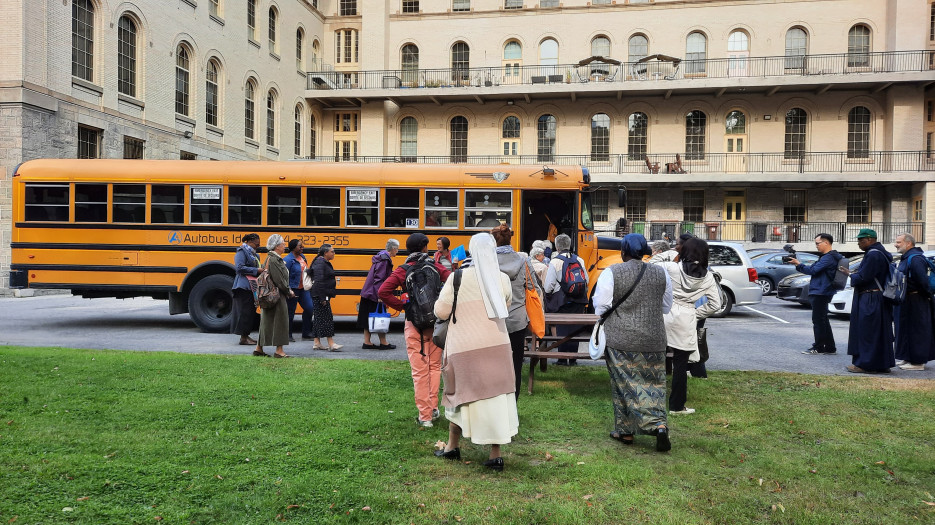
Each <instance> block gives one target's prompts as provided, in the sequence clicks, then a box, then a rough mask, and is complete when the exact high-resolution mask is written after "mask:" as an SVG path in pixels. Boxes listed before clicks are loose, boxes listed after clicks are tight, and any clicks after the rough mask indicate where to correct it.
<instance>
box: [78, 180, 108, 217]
mask: <svg viewBox="0 0 935 525" xmlns="http://www.w3.org/2000/svg"><path fill="white" fill-rule="evenodd" d="M75 222H107V185H106V184H75Z"/></svg>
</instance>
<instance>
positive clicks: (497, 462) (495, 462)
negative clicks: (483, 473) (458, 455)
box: [484, 458, 503, 472]
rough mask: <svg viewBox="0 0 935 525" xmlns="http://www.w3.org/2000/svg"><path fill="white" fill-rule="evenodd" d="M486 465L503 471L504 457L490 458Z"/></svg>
mask: <svg viewBox="0 0 935 525" xmlns="http://www.w3.org/2000/svg"><path fill="white" fill-rule="evenodd" d="M484 466H485V467H487V468H489V469H492V470H496V471H497V472H503V458H493V459H488V460H487V461H485V462H484Z"/></svg>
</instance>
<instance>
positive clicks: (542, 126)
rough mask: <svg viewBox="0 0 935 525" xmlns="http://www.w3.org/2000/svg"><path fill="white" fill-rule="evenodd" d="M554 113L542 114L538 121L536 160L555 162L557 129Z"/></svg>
mask: <svg viewBox="0 0 935 525" xmlns="http://www.w3.org/2000/svg"><path fill="white" fill-rule="evenodd" d="M557 122H558V121H556V120H555V116H553V115H548V114H546V115H542V116H540V117H539V119H538V121H537V122H536V161H537V162H555V131H556V124H557Z"/></svg>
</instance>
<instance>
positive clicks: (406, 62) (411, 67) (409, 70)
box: [400, 44, 419, 87]
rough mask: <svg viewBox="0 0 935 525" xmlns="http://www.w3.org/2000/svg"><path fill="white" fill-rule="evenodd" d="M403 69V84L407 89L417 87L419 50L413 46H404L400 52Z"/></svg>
mask: <svg viewBox="0 0 935 525" xmlns="http://www.w3.org/2000/svg"><path fill="white" fill-rule="evenodd" d="M400 54H401V56H400V62H401V63H402V67H403V78H402V80H403V83H404V84H405V85H407V86H409V87H416V86H418V85H419V48H418V47H417V46H416V45H415V44H406V45H404V46H403V49H402V51H401V52H400Z"/></svg>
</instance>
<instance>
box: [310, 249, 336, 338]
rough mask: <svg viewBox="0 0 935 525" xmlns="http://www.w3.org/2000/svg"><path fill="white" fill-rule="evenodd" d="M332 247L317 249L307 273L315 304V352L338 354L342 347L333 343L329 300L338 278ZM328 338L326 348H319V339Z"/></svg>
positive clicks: (313, 327) (332, 296)
mask: <svg viewBox="0 0 935 525" xmlns="http://www.w3.org/2000/svg"><path fill="white" fill-rule="evenodd" d="M332 260H334V247H332V246H331V245H330V244H322V245H321V248H319V249H318V256H317V257H315V259H313V260H312V266H311V268H309V270H308V271H309V272H310V273H311V274H312V281H315V282H314V284H312V289H311V290H310V292H311V296H312V301H313V302H314V304H315V308H314V310H313V316H314V317H313V320H312V338H313V339H314V341H315V343H314V346H313V348H314V349H315V350H328V351H330V352H339V351H340V350H341V348H342V347H343V346H344V345H339V344H335V342H334V314H333V313H332V312H331V299H333V298H334V297H335V296H336V295H337V287H338V278H337V277H335V272H334V266H332V265H331V261H332ZM323 337H326V338H328V346H321V339H322V338H323Z"/></svg>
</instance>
